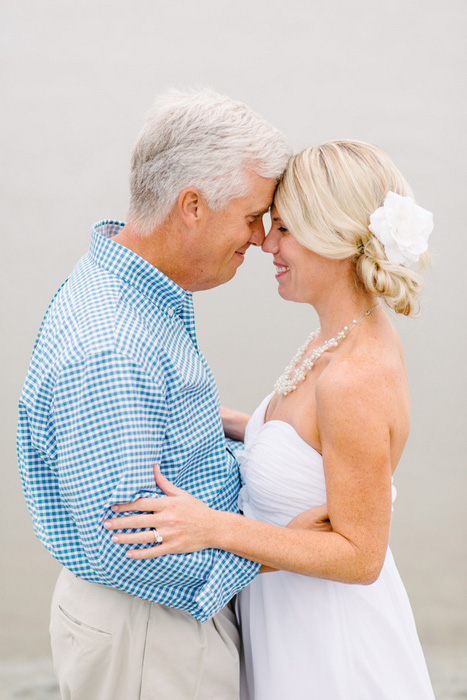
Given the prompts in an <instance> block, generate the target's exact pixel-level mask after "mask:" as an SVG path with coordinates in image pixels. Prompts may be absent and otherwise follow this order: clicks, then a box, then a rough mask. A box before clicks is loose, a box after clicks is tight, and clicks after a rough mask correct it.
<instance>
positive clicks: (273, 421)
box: [260, 391, 323, 459]
mask: <svg viewBox="0 0 467 700" xmlns="http://www.w3.org/2000/svg"><path fill="white" fill-rule="evenodd" d="M273 395H274V392H273V391H272V392H271V393H270V394H269V395H268V396H266V398H265V400H264V403H265V407H264V411H263V417H262V421H261V427H260V430H262V429H263V428H264V427H265V426H266V425H269V424H270V423H279V424H282V425H286V426H288V427H289V428H290V429H291V430H292V432H293V433H294V435H295V436H296V437H297V438H298V439H299V440H300V442H302V443H303V444H304V445H305V447H308V448H309V449H310V450H312V451H313V452H314V453H315V454H317V455H318V456H319V457H320V458H321V459H323V455H322V454H321V452H318V450H317V449H315V448H314V447H312V446H311V445H310V443H309V442H307V441H306V440H304V439H303V438H302V437H301V435H299V434H298V432H297V431H296V429H295V428H294V426H293V425H292V423H288V422H287V421H286V420H280V419H278V418H271V419H270V420H265V419H266V413H267V411H268V408H269V404H270V402H271V398H272V397H273Z"/></svg>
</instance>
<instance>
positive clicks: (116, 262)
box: [89, 220, 192, 313]
mask: <svg viewBox="0 0 467 700" xmlns="http://www.w3.org/2000/svg"><path fill="white" fill-rule="evenodd" d="M124 225H125V224H123V223H120V222H118V221H109V220H106V221H100V222H99V223H97V224H94V226H93V227H92V234H91V245H90V248H89V254H90V256H91V258H92V259H93V260H94V261H95V262H96V263H97V265H99V266H100V267H102V268H104V269H105V270H108V271H109V272H112V273H113V274H114V275H116V276H117V277H119V278H120V279H122V280H124V281H125V282H126V283H127V284H129V285H131V286H132V287H134V288H136V289H137V290H138V291H139V292H141V293H142V294H144V295H145V296H147V297H149V299H151V301H153V302H154V303H156V304H157V305H158V306H159V307H162V308H164V309H165V310H167V311H169V313H170V310H172V312H175V313H177V312H180V311H181V310H182V308H183V306H184V305H186V304H187V303H188V305H191V304H190V302H191V303H192V294H191V292H187V291H185V290H184V289H182V288H181V287H179V286H178V284H176V283H175V282H174V281H173V280H171V279H170V278H169V277H167V275H164V273H163V272H161V271H160V270H158V269H157V267H154V265H151V263H149V262H148V261H147V260H144V258H142V257H140V256H139V255H137V253H134V252H133V251H132V250H129V249H128V248H125V247H124V246H122V245H120V243H116V242H115V241H112V240H111V239H112V237H113V236H116V235H117V233H120V231H121V230H122V228H123V226H124Z"/></svg>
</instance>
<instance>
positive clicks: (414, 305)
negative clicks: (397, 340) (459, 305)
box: [274, 140, 429, 316]
mask: <svg viewBox="0 0 467 700" xmlns="http://www.w3.org/2000/svg"><path fill="white" fill-rule="evenodd" d="M389 191H391V192H395V193H397V194H400V195H402V196H410V197H413V194H412V190H411V189H410V186H409V184H408V183H407V181H406V180H405V178H404V177H403V176H402V174H401V173H400V172H399V170H398V169H397V168H396V166H395V165H394V163H393V162H392V161H391V159H390V158H389V156H387V155H386V153H384V151H382V150H381V149H380V148H378V147H377V146H373V145H371V144H368V143H363V142H360V141H348V140H339V141H329V142H327V143H325V144H323V145H322V146H316V147H312V148H307V149H306V150H304V151H302V152H301V153H299V154H297V155H295V156H292V157H291V158H290V160H289V162H288V164H287V168H286V171H285V173H284V175H283V177H282V179H281V181H280V183H279V185H278V188H277V191H276V195H275V200H274V204H275V206H276V207H277V210H278V212H279V214H280V216H281V218H282V219H283V221H284V223H285V225H286V226H287V228H289V229H290V231H291V233H292V234H293V236H294V237H295V238H296V239H297V241H298V242H299V243H301V244H302V245H304V246H305V247H306V248H309V249H310V250H312V251H313V252H314V253H317V254H318V255H322V256H323V257H326V258H333V259H337V260H342V259H344V258H348V257H353V258H354V261H355V273H356V277H357V281H358V282H359V284H360V285H361V286H362V288H363V289H364V290H366V291H368V292H370V293H371V294H374V295H376V296H378V297H380V298H381V299H383V300H384V302H385V303H386V304H387V305H388V306H389V307H390V308H392V309H394V311H396V313H401V314H404V315H405V316H412V315H414V314H415V312H416V311H417V310H418V300H417V296H418V294H419V293H420V291H421V288H422V279H421V277H420V275H419V274H418V273H417V272H416V271H414V270H413V269H410V268H407V267H403V266H402V265H397V264H394V263H391V262H389V260H388V259H387V258H386V255H385V253H384V248H383V245H382V244H381V243H380V242H379V240H378V239H377V238H375V236H374V235H373V234H372V233H371V231H370V230H369V228H368V225H369V223H370V215H371V214H372V213H373V212H374V211H375V210H376V209H377V208H378V207H380V206H381V205H382V204H383V201H384V198H385V197H386V195H387V193H388V192H389ZM428 260H429V256H428V254H427V253H424V254H423V255H422V256H421V257H420V267H424V266H426V265H427V264H428Z"/></svg>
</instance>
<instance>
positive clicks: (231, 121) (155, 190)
mask: <svg viewBox="0 0 467 700" xmlns="http://www.w3.org/2000/svg"><path fill="white" fill-rule="evenodd" d="M289 155H290V149H289V146H288V144H287V141H286V139H285V136H284V135H283V134H282V133H281V132H280V131H278V130H277V129H275V128H274V127H273V126H271V125H270V124H269V123H268V122H267V121H266V120H265V119H264V118H263V117H261V116H260V115H259V114H256V113H255V112H253V110H251V109H250V108H249V107H247V106H246V105H245V104H243V103H242V102H236V101H234V100H232V99H231V98H230V97H226V96H224V95H219V94H218V93H216V92H214V91H213V90H209V89H205V90H202V91H190V92H181V91H179V90H175V89H171V90H169V91H168V92H166V93H165V94H163V95H161V96H160V97H159V98H158V99H157V100H156V102H155V104H154V106H153V108H152V109H151V110H150V112H149V113H148V114H147V117H146V121H145V124H144V127H143V130H142V131H141V134H140V135H139V138H138V141H137V143H136V146H135V148H134V151H133V157H132V166H131V175H130V188H131V197H130V208H129V213H128V221H129V222H130V223H131V224H132V225H133V226H134V227H135V229H136V230H137V231H139V233H141V234H142V235H144V234H147V233H149V232H150V231H151V230H152V229H153V228H154V227H155V226H157V225H158V224H160V223H162V222H163V221H164V220H165V219H166V218H167V217H168V215H169V213H170V211H171V209H172V207H173V205H174V204H175V202H176V201H177V198H178V196H179V194H180V192H181V191H182V190H183V189H185V188H186V187H196V188H197V189H199V191H200V192H201V194H202V195H203V197H204V198H205V199H206V202H207V204H208V206H209V207H210V208H211V209H214V210H220V209H223V208H224V207H225V206H226V205H227V203H228V202H229V201H230V200H231V199H234V198H236V197H243V196H245V195H246V194H247V192H248V190H247V186H246V178H245V172H246V170H251V171H253V172H255V173H256V174H258V175H260V176H262V177H266V178H271V179H275V180H278V179H279V178H280V177H281V175H282V173H283V171H284V168H285V166H286V163H287V160H288V158H289Z"/></svg>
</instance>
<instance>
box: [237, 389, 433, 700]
mask: <svg viewBox="0 0 467 700" xmlns="http://www.w3.org/2000/svg"><path fill="white" fill-rule="evenodd" d="M271 396H272V395H270V396H267V397H266V398H265V399H264V401H263V402H262V403H261V404H260V406H259V407H258V408H257V409H256V411H255V413H254V414H253V416H252V417H251V419H250V421H249V423H248V426H247V429H246V433H245V445H244V449H243V451H242V452H241V454H240V455H239V462H240V470H241V474H242V479H243V482H244V486H243V487H242V490H241V492H240V506H241V508H242V510H243V512H244V514H245V516H247V517H250V518H254V519H256V520H261V521H263V522H267V523H270V524H273V525H278V526H286V525H287V523H288V522H289V521H290V520H291V519H292V518H293V517H295V516H296V515H298V514H299V513H301V512H303V511H304V510H307V509H308V508H312V507H314V506H318V505H322V504H323V503H326V500H327V498H326V482H325V476H324V469H323V460H322V457H321V455H320V454H319V452H317V451H316V450H315V449H313V448H312V447H311V446H310V445H309V444H308V443H306V442H305V441H304V440H303V439H302V438H301V437H300V436H299V435H298V433H297V432H296V430H295V429H294V428H293V426H292V425H290V424H289V423H286V422H284V421H280V420H271V421H268V422H266V423H265V422H264V418H265V413H266V409H267V406H268V404H269V401H270V399H271ZM394 498H395V489H394V488H393V500H394ZM323 536H325V535H323ZM238 612H239V617H240V623H241V631H242V639H243V650H244V660H243V664H242V691H241V700H284V698H291V699H293V700H357V699H358V700H375V699H376V698H378V700H394V698H397V699H398V700H414V698H417V700H434V696H433V692H432V690H431V686H430V681H429V678H428V672H427V669H426V664H425V660H424V658H423V653H422V651H421V647H420V643H419V641H418V637H417V632H416V629H415V624H414V620H413V616H412V612H411V609H410V604H409V601H408V598H407V594H406V592H405V589H404V586H403V584H402V581H401V579H400V577H399V574H398V572H397V569H396V566H395V564H394V560H393V558H392V555H391V552H390V551H389V550H388V554H387V557H386V561H385V563H384V566H383V569H382V572H381V575H380V577H379V579H378V581H376V582H375V583H374V584H372V585H370V586H362V585H354V584H345V583H339V582H336V581H327V580H324V579H317V578H313V577H308V576H302V575H299V574H293V573H289V572H287V571H279V572H273V573H267V574H260V575H259V576H258V577H257V578H256V579H255V580H254V581H253V582H252V583H251V584H250V586H248V587H247V588H246V589H244V590H243V591H241V593H240V594H239V596H238Z"/></svg>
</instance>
